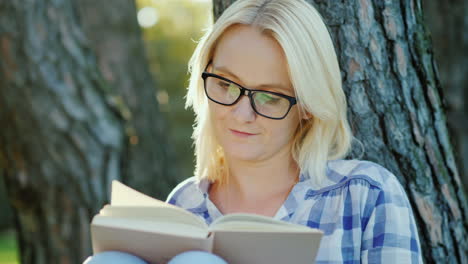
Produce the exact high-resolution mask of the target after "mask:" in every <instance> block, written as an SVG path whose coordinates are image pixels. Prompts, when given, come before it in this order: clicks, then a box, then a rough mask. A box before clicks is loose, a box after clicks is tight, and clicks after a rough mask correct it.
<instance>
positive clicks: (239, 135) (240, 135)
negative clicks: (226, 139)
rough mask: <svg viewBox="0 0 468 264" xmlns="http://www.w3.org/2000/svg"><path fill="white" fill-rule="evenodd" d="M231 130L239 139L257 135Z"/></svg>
mask: <svg viewBox="0 0 468 264" xmlns="http://www.w3.org/2000/svg"><path fill="white" fill-rule="evenodd" d="M229 130H230V131H231V133H233V134H234V135H236V136H238V137H250V136H255V135H257V134H252V133H247V132H242V131H238V130H234V129H229Z"/></svg>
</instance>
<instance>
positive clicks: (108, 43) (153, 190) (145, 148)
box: [77, 0, 185, 199]
mask: <svg viewBox="0 0 468 264" xmlns="http://www.w3.org/2000/svg"><path fill="white" fill-rule="evenodd" d="M77 5H78V7H79V11H80V12H79V15H80V21H81V22H82V26H83V30H84V33H85V35H86V37H87V38H88V39H89V40H90V46H91V47H92V49H93V51H94V52H95V54H96V57H97V62H98V66H99V69H100V71H101V72H102V73H103V77H104V79H105V80H106V81H107V83H108V84H109V86H110V87H111V88H112V89H113V90H114V92H115V93H116V94H118V96H119V100H121V101H122V102H123V103H124V105H125V106H126V108H125V111H124V114H125V115H124V117H125V121H126V122H125V131H126V134H127V136H128V139H129V141H128V142H127V144H126V151H125V159H124V160H123V162H124V163H123V164H122V166H121V167H122V173H123V174H122V178H123V181H124V182H126V183H127V184H128V185H130V186H132V187H134V188H136V189H138V190H140V191H142V192H144V193H146V194H149V195H151V196H154V197H158V198H160V199H165V198H166V195H167V194H168V193H169V192H170V191H171V189H172V187H173V186H175V185H176V184H177V183H178V182H179V181H180V180H181V179H182V178H185V177H181V175H179V173H178V170H177V169H176V168H177V167H176V166H173V165H171V164H170V163H171V161H172V162H174V161H175V153H174V151H173V148H172V147H171V146H170V145H169V142H170V140H169V136H168V135H167V128H168V124H167V122H166V120H165V119H164V118H163V116H162V114H161V112H160V109H159V104H158V101H157V100H156V91H157V90H156V83H155V81H154V80H153V78H152V76H151V74H150V71H149V65H148V62H147V60H146V56H145V48H144V46H143V42H142V33H141V30H140V27H139V26H138V24H137V18H136V15H137V12H136V7H135V1H128V0H113V1H112V5H109V3H108V2H106V1H94V0H80V1H77Z"/></svg>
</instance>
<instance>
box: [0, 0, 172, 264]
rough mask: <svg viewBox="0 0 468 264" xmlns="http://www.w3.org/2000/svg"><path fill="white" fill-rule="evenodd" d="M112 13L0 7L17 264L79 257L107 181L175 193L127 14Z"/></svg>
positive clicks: (1, 94)
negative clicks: (18, 262)
mask: <svg viewBox="0 0 468 264" xmlns="http://www.w3.org/2000/svg"><path fill="white" fill-rule="evenodd" d="M123 2H124V1H120V2H119V3H117V2H115V4H114V2H113V4H112V5H108V6H104V5H103V4H100V5H101V6H99V7H98V8H96V9H90V2H89V1H86V2H82V1H70V0H56V1H45V0H35V1H26V2H18V1H2V2H1V3H0V32H1V33H0V106H1V107H0V124H2V133H0V175H1V176H2V180H4V181H5V183H6V186H7V192H8V196H9V200H10V202H11V204H12V207H13V211H14V216H15V224H16V227H17V232H18V240H19V247H20V255H21V263H37V264H40V263H81V262H82V261H83V260H84V259H85V257H86V256H88V255H90V254H91V248H90V247H91V244H90V240H89V222H90V220H91V217H92V216H93V215H94V214H95V213H96V212H97V211H98V209H100V208H101V206H102V205H103V204H104V203H105V202H106V200H107V199H108V193H109V190H108V187H109V185H110V182H111V180H113V179H120V180H124V181H126V182H129V183H130V184H131V185H133V186H136V187H137V188H139V189H141V190H144V191H145V192H147V193H149V194H152V195H157V196H163V195H165V194H167V192H168V191H169V187H168V186H169V185H170V184H171V183H174V182H175V181H176V179H174V178H173V179H172V180H171V179H170V178H171V177H172V176H173V175H174V171H173V170H172V169H169V168H168V167H167V166H169V164H168V163H167V162H168V153H169V152H170V151H168V150H167V149H169V148H170V147H169V143H168V142H167V140H165V137H163V136H162V135H163V131H164V129H165V126H166V124H165V122H163V121H162V120H161V118H162V115H161V114H160V113H159V111H158V106H157V103H156V100H155V96H154V93H155V91H154V90H153V89H154V87H153V85H152V81H151V78H150V76H149V73H148V69H147V65H146V62H145V58H144V52H143V48H142V46H143V45H142V43H141V38H140V34H141V33H140V31H139V30H138V27H137V26H136V19H135V12H136V10H135V7H134V4H133V3H126V4H124V3H123ZM117 4H118V5H119V6H120V7H121V8H115V6H116V5H117ZM111 7H112V8H111ZM114 8H115V9H114ZM111 9H112V11H111ZM80 11H81V12H82V13H81V14H80V13H79V12H80ZM91 12H96V13H98V14H99V15H96V16H100V15H102V14H103V15H102V16H103V17H100V19H103V20H100V21H98V20H92V19H91V18H90V13H91ZM110 12H113V14H112V15H110ZM83 17H84V19H83ZM80 18H81V19H80ZM106 19H111V20H112V19H113V20H112V21H109V20H107V22H106ZM82 21H83V22H82ZM82 23H83V25H82ZM92 23H101V24H99V25H93V24H92ZM112 23H115V24H112ZM118 24H120V25H124V26H122V28H120V29H117V26H118ZM106 25H109V26H110V28H111V29H108V28H107V27H106ZM124 31H125V32H124ZM91 33H93V34H91ZM112 33H115V35H113V36H112ZM87 34H89V35H90V36H89V39H88V38H87V37H88V36H87ZM124 34H126V35H125V38H124V37H123V35H124ZM104 38H105V39H104ZM90 40H91V41H90ZM121 42H123V43H121ZM93 45H95V46H97V48H96V52H97V57H96V55H95V54H94V52H93V48H94V47H93ZM100 45H102V46H100ZM106 45H108V46H106ZM98 63H99V65H98ZM120 63H124V65H117V64H120ZM101 72H102V74H101ZM106 80H109V82H107V81H106ZM131 89H135V90H134V92H132V90H131ZM158 142H159V143H158ZM165 177H167V178H169V180H165Z"/></svg>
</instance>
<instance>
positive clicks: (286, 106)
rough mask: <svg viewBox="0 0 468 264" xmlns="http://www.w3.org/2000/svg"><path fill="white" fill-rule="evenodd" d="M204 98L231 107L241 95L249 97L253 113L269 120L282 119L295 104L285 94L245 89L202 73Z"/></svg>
mask: <svg viewBox="0 0 468 264" xmlns="http://www.w3.org/2000/svg"><path fill="white" fill-rule="evenodd" d="M202 78H203V81H204V85H205V93H206V96H207V97H208V98H209V99H210V100H211V101H213V102H215V103H218V104H221V105H226V106H231V105H235V104H236V103H237V102H239V100H240V98H241V96H242V95H246V96H248V97H249V100H250V105H251V106H252V109H253V110H254V111H255V113H257V114H259V115H261V116H264V117H266V118H271V119H276V120H279V119H283V118H285V117H286V115H288V113H289V110H291V107H292V106H293V105H295V104H296V103H297V100H296V98H295V97H292V96H288V95H285V94H280V93H275V92H270V91H265V90H251V89H247V88H245V87H243V86H241V85H239V84H237V83H235V82H233V81H231V80H229V79H227V78H224V77H222V76H219V75H217V74H214V73H210V72H206V71H205V72H203V73H202Z"/></svg>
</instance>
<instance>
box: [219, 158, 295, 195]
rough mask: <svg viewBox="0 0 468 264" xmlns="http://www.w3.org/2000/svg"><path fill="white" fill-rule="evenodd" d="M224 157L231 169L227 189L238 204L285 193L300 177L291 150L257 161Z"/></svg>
mask: <svg viewBox="0 0 468 264" xmlns="http://www.w3.org/2000/svg"><path fill="white" fill-rule="evenodd" d="M226 158H227V162H228V164H229V168H230V169H229V179H228V184H227V185H226V191H227V192H228V194H231V195H230V196H231V198H233V197H235V198H237V199H236V200H237V201H238V202H240V203H242V202H248V201H259V200H260V201H261V200H264V199H268V198H270V197H272V196H276V195H279V196H281V195H285V194H286V195H287V194H288V193H289V191H290V190H291V188H292V186H294V184H295V183H296V182H297V180H298V178H299V168H298V166H297V164H296V162H295V161H294V159H293V158H292V156H291V153H290V151H287V152H286V151H282V152H279V153H276V155H274V156H272V157H270V158H268V159H265V160H262V161H256V162H248V161H242V160H236V159H230V158H229V157H226ZM232 194H233V196H232Z"/></svg>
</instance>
